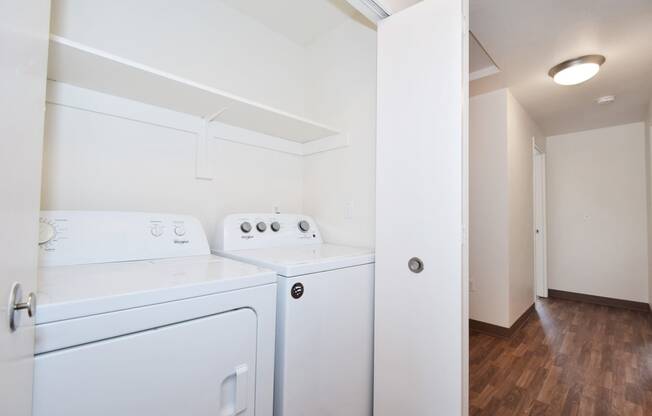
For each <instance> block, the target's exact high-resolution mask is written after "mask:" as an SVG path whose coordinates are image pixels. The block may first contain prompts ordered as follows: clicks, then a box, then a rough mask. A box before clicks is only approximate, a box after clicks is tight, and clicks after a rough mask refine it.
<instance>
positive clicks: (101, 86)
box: [48, 35, 340, 143]
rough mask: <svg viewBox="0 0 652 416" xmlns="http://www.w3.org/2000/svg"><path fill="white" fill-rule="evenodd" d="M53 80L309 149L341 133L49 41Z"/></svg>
mask: <svg viewBox="0 0 652 416" xmlns="http://www.w3.org/2000/svg"><path fill="white" fill-rule="evenodd" d="M49 54H50V56H49V62H48V79H50V80H53V81H59V82H63V83H66V84H71V85H75V86H78V87H81V88H87V89H90V90H95V91H99V92H103V93H106V94H110V95H114V96H118V97H123V98H127V99H131V100H134V101H139V102H142V103H145V104H150V105H154V106H158V107H163V108H167V109H170V110H174V111H178V112H182V113H186V114H191V115H194V116H199V117H209V118H210V117H213V116H214V115H216V114H219V115H218V116H217V117H215V120H216V121H220V122H222V123H225V124H230V125H232V126H236V127H240V128H244V129H247V130H252V131H255V132H259V133H263V134H266V135H270V136H275V137H279V138H282V139H286V140H289V141H292V142H297V143H308V142H312V141H315V140H319V139H323V138H326V137H330V136H336V135H339V134H340V132H338V131H337V130H335V129H333V128H331V127H328V126H325V125H323V124H320V123H316V122H314V121H311V120H308V119H306V118H303V117H299V116H295V115H293V114H290V113H287V112H284V111H280V110H277V109H274V108H272V107H269V106H266V105H263V104H259V103H256V102H253V101H250V100H247V99H244V98H241V97H238V96H235V95H233V94H230V93H227V92H224V91H221V90H218V89H216V88H212V87H209V86H206V85H202V84H199V83H196V82H193V81H190V80H187V79H184V78H181V77H178V76H175V75H172V74H169V73H167V72H164V71H160V70H158V69H155V68H151V67H148V66H146V65H142V64H139V63H137V62H133V61H130V60H128V59H124V58H121V57H119V56H115V55H112V54H110V53H107V52H104V51H101V50H98V49H95V48H92V47H89V46H86V45H83V44H80V43H77V42H74V41H71V40H69V39H66V38H63V37H60V36H57V35H50V51H49Z"/></svg>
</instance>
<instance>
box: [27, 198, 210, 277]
mask: <svg viewBox="0 0 652 416" xmlns="http://www.w3.org/2000/svg"><path fill="white" fill-rule="evenodd" d="M39 247H40V250H39V251H40V258H39V263H40V265H41V266H58V265H72V264H86V263H108V262H118V261H131V260H144V259H159V258H167V257H183V256H198V255H205V254H209V248H208V241H207V240H206V234H205V233H204V229H203V228H202V226H201V224H200V223H199V221H198V220H197V219H196V218H194V217H192V216H189V215H174V214H157V213H144V212H114V211H41V218H40V222H39Z"/></svg>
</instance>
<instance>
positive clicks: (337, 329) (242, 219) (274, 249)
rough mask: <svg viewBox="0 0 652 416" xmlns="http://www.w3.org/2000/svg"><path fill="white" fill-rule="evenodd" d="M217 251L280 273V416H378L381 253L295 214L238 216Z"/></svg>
mask: <svg viewBox="0 0 652 416" xmlns="http://www.w3.org/2000/svg"><path fill="white" fill-rule="evenodd" d="M214 248H215V250H214V252H216V253H219V254H220V255H223V256H226V257H230V258H233V259H237V260H241V261H245V262H248V263H251V264H254V265H258V266H261V267H265V268H270V269H273V270H275V271H276V272H277V273H278V276H279V277H278V306H277V335H276V376H275V387H274V388H275V392H274V415H275V416H308V415H309V416H369V415H371V414H372V380H373V290H374V287H373V286H374V253H373V251H372V250H370V249H365V248H355V247H347V246H340V245H332V244H324V243H323V241H322V238H321V235H320V233H319V229H318V227H317V224H316V223H315V222H314V221H313V220H312V218H310V217H308V216H303V215H287V214H283V215H281V214H235V215H230V216H228V217H226V218H225V219H224V220H223V222H222V223H221V225H220V226H219V227H218V230H217V232H216V240H215V247H214Z"/></svg>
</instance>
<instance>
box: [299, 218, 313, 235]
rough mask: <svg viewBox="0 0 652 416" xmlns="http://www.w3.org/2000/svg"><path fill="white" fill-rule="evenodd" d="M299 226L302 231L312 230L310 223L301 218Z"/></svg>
mask: <svg viewBox="0 0 652 416" xmlns="http://www.w3.org/2000/svg"><path fill="white" fill-rule="evenodd" d="M298 227H299V230H300V231H301V232H302V233H307V232H308V230H310V223H309V222H308V221H306V220H301V221H299V224H298Z"/></svg>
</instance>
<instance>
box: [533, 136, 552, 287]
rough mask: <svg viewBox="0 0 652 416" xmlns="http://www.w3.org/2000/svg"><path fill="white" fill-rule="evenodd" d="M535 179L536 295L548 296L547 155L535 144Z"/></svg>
mask: <svg viewBox="0 0 652 416" xmlns="http://www.w3.org/2000/svg"><path fill="white" fill-rule="evenodd" d="M533 141H534V138H533ZM533 148H534V151H533V158H534V160H533V163H532V166H533V169H534V174H533V180H534V192H533V197H534V292H535V293H534V295H535V299H536V298H537V297H542V298H547V297H548V276H547V267H546V264H547V261H546V255H547V253H546V155H545V153H543V151H542V150H541V149H539V148H538V147H537V146H536V144H535V145H534V146H533Z"/></svg>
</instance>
